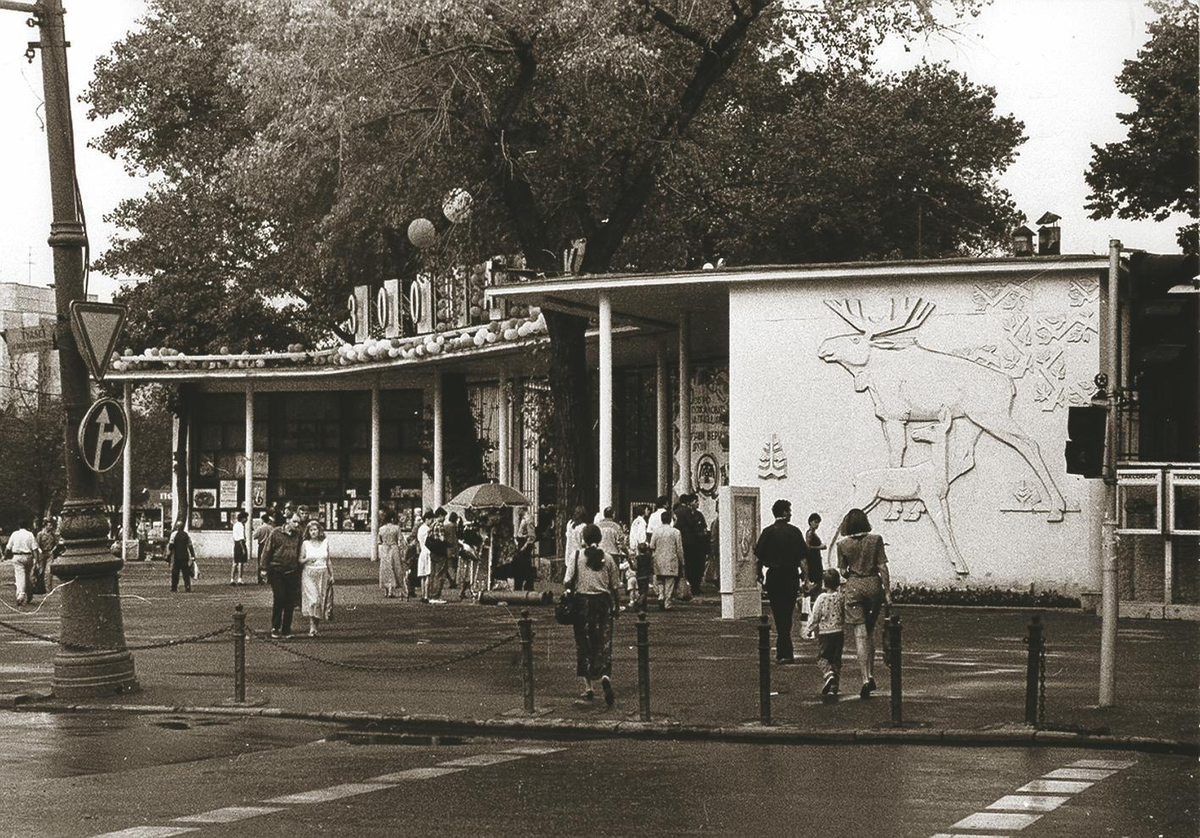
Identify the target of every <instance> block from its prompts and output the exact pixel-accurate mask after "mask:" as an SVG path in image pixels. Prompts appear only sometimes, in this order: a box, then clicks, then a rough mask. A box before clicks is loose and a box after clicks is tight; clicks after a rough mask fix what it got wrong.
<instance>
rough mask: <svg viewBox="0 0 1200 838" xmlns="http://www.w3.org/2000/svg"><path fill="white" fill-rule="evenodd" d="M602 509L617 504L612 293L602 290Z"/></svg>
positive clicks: (600, 507)
mask: <svg viewBox="0 0 1200 838" xmlns="http://www.w3.org/2000/svg"><path fill="white" fill-rule="evenodd" d="M599 418H600V506H599V509H600V510H604V509H605V508H606V507H609V506H612V505H613V349H612V296H611V295H610V294H609V293H608V292H607V291H601V292H600V417H599Z"/></svg>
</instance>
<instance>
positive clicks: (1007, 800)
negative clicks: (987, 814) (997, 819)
mask: <svg viewBox="0 0 1200 838" xmlns="http://www.w3.org/2000/svg"><path fill="white" fill-rule="evenodd" d="M1070 799H1071V798H1069V797H1059V796H1056V795H1049V794H1006V795H1004V797H1002V798H1000V799H999V800H997V801H996V802H995V803H991V804H989V805H988V809H1002V810H1015V811H1017V812H1053V811H1054V810H1055V809H1057V808H1058V807H1059V806H1061V805H1063V804H1064V803H1066V802H1067V801H1068V800H1070Z"/></svg>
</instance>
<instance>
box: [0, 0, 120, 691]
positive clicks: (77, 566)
mask: <svg viewBox="0 0 1200 838" xmlns="http://www.w3.org/2000/svg"><path fill="white" fill-rule="evenodd" d="M0 10H8V11H20V12H26V13H28V14H30V15H32V18H33V21H34V22H35V23H36V24H37V27H38V30H39V34H40V38H41V40H40V42H39V43H38V44H37V45H36V46H38V47H40V49H41V51H42V86H43V91H44V96H45V121H46V122H45V124H46V144H47V147H48V151H49V157H50V195H51V204H52V208H53V219H52V222H51V224H50V239H49V244H50V247H51V248H53V250H54V296H55V307H56V309H57V312H58V322H57V326H56V338H57V341H58V368H59V374H60V377H61V379H62V402H63V412H64V413H65V424H64V427H63V442H64V445H63V451H64V457H65V460H66V476H67V498H66V501H65V502H64V503H63V509H62V519H61V526H60V533H61V535H62V537H63V540H64V541H65V542H66V552H64V553H63V555H62V556H59V557H58V558H57V559H55V560H54V562H53V564H51V566H50V569H51V572H52V573H53V574H54V575H55V576H57V577H59V578H60V579H62V580H63V582H64V583H65V584H64V585H62V586H61V587H60V588H59V591H60V595H61V597H62V605H61V630H60V637H61V640H60V643H61V645H60V647H59V651H58V654H56V655H55V657H54V677H53V680H52V686H53V690H54V694H55V696H56V697H65V698H71V697H86V696H94V695H104V694H111V693H114V692H128V691H131V690H135V689H137V679H136V677H135V675H134V667H133V656H132V655H131V654H130V652H129V650H128V649H127V648H126V646H125V627H124V624H123V622H122V619H121V597H120V588H119V582H118V579H117V574H118V571H120V569H121V567H122V565H123V562H122V561H121V559H120V558H117V557H114V556H112V555H111V554H110V553H109V551H108V544H109V540H108V517H107V515H106V514H105V511H104V505H103V504H102V503H101V501H100V498H99V495H98V492H97V488H96V476H95V474H94V473H93V472H92V471H91V470H90V469H89V468H88V467H87V465H86V464H85V463H84V461H83V458H82V457H81V456H80V451H79V442H78V439H77V436H76V429H77V428H78V427H79V424H80V422H81V421H82V420H83V417H84V413H85V412H86V410H87V407H88V402H89V400H90V398H91V388H90V386H89V384H88V374H87V369H86V368H85V366H84V362H83V358H82V357H81V356H80V354H79V350H78V348H77V346H76V344H75V337H74V335H73V334H72V332H71V326H70V317H69V314H70V310H71V303H73V302H75V301H76V300H83V299H84V287H83V269H84V265H83V258H84V257H83V248H84V245H85V244H86V236H85V234H84V230H83V224H82V222H81V221H80V218H81V213H80V207H79V203H78V190H77V188H76V180H75V143H74V137H73V131H72V126H71V111H70V108H71V102H70V92H69V90H68V88H67V48H66V47H67V45H66V39H65V35H64V27H63V7H62V0H39V2H38V3H36V4H33V5H30V4H27V3H13V2H7V0H0ZM104 361H105V362H107V359H104Z"/></svg>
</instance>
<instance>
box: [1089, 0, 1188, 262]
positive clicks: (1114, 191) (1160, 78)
mask: <svg viewBox="0 0 1200 838" xmlns="http://www.w3.org/2000/svg"><path fill="white" fill-rule="evenodd" d="M1149 5H1150V8H1151V9H1153V10H1154V11H1155V12H1156V13H1157V14H1158V16H1159V17H1158V19H1157V20H1155V21H1154V22H1153V23H1151V24H1150V25H1149V26H1148V27H1147V28H1148V30H1149V33H1150V39H1149V40H1148V41H1147V42H1146V45H1145V46H1143V47H1142V48H1141V49H1140V50H1138V57H1137V60H1136V61H1126V62H1125V68H1124V69H1123V70H1122V71H1121V74H1120V75H1119V76H1117V88H1118V89H1119V90H1120V91H1121V92H1122V93H1125V94H1127V95H1129V96H1131V97H1133V100H1134V102H1135V103H1136V104H1137V109H1136V110H1134V111H1133V112H1132V113H1119V114H1117V118H1118V119H1120V120H1121V122H1122V123H1124V124H1125V125H1127V126H1129V135H1128V137H1127V138H1126V139H1125V140H1123V141H1122V142H1119V143H1107V144H1105V145H1104V146H1097V145H1093V146H1092V163H1091V166H1090V167H1089V168H1088V170H1087V173H1086V175H1085V177H1086V179H1087V184H1088V186H1089V187H1090V188H1091V194H1090V195H1089V196H1088V198H1089V202H1088V204H1087V208H1088V209H1089V210H1091V211H1092V212H1091V217H1092V218H1112V217H1113V216H1114V215H1115V216H1117V217H1118V218H1153V219H1155V220H1156V221H1163V220H1165V219H1166V218H1167V217H1168V216H1170V215H1171V214H1172V213H1176V212H1179V213H1185V214H1187V215H1188V216H1190V217H1192V218H1193V219H1196V218H1200V205H1198V204H1197V194H1196V185H1197V182H1198V181H1200V158H1198V157H1197V145H1198V143H1200V136H1198V128H1197V126H1198V125H1200V94H1198V93H1197V91H1198V90H1200V70H1198V69H1197V68H1198V67H1200V49H1198V47H1197V42H1198V41H1200V23H1198V17H1200V15H1198V8H1200V7H1198V6H1197V4H1196V2H1195V0H1150V2H1149ZM1196 229H1197V228H1196V223H1195V222H1193V223H1192V224H1190V225H1187V226H1185V227H1183V228H1181V229H1180V231H1179V243H1180V246H1181V247H1182V248H1183V249H1184V251H1185V252H1186V253H1197V252H1200V250H1198V248H1197V241H1196Z"/></svg>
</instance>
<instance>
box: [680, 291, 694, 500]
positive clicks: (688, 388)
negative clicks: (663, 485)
mask: <svg viewBox="0 0 1200 838" xmlns="http://www.w3.org/2000/svg"><path fill="white" fill-rule="evenodd" d="M691 331H692V316H691V315H690V314H689V313H688V312H686V311H683V312H680V313H679V494H681V495H686V494H691V491H692V365H691V359H690V358H689V357H688V338H689V337H690V336H691Z"/></svg>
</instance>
